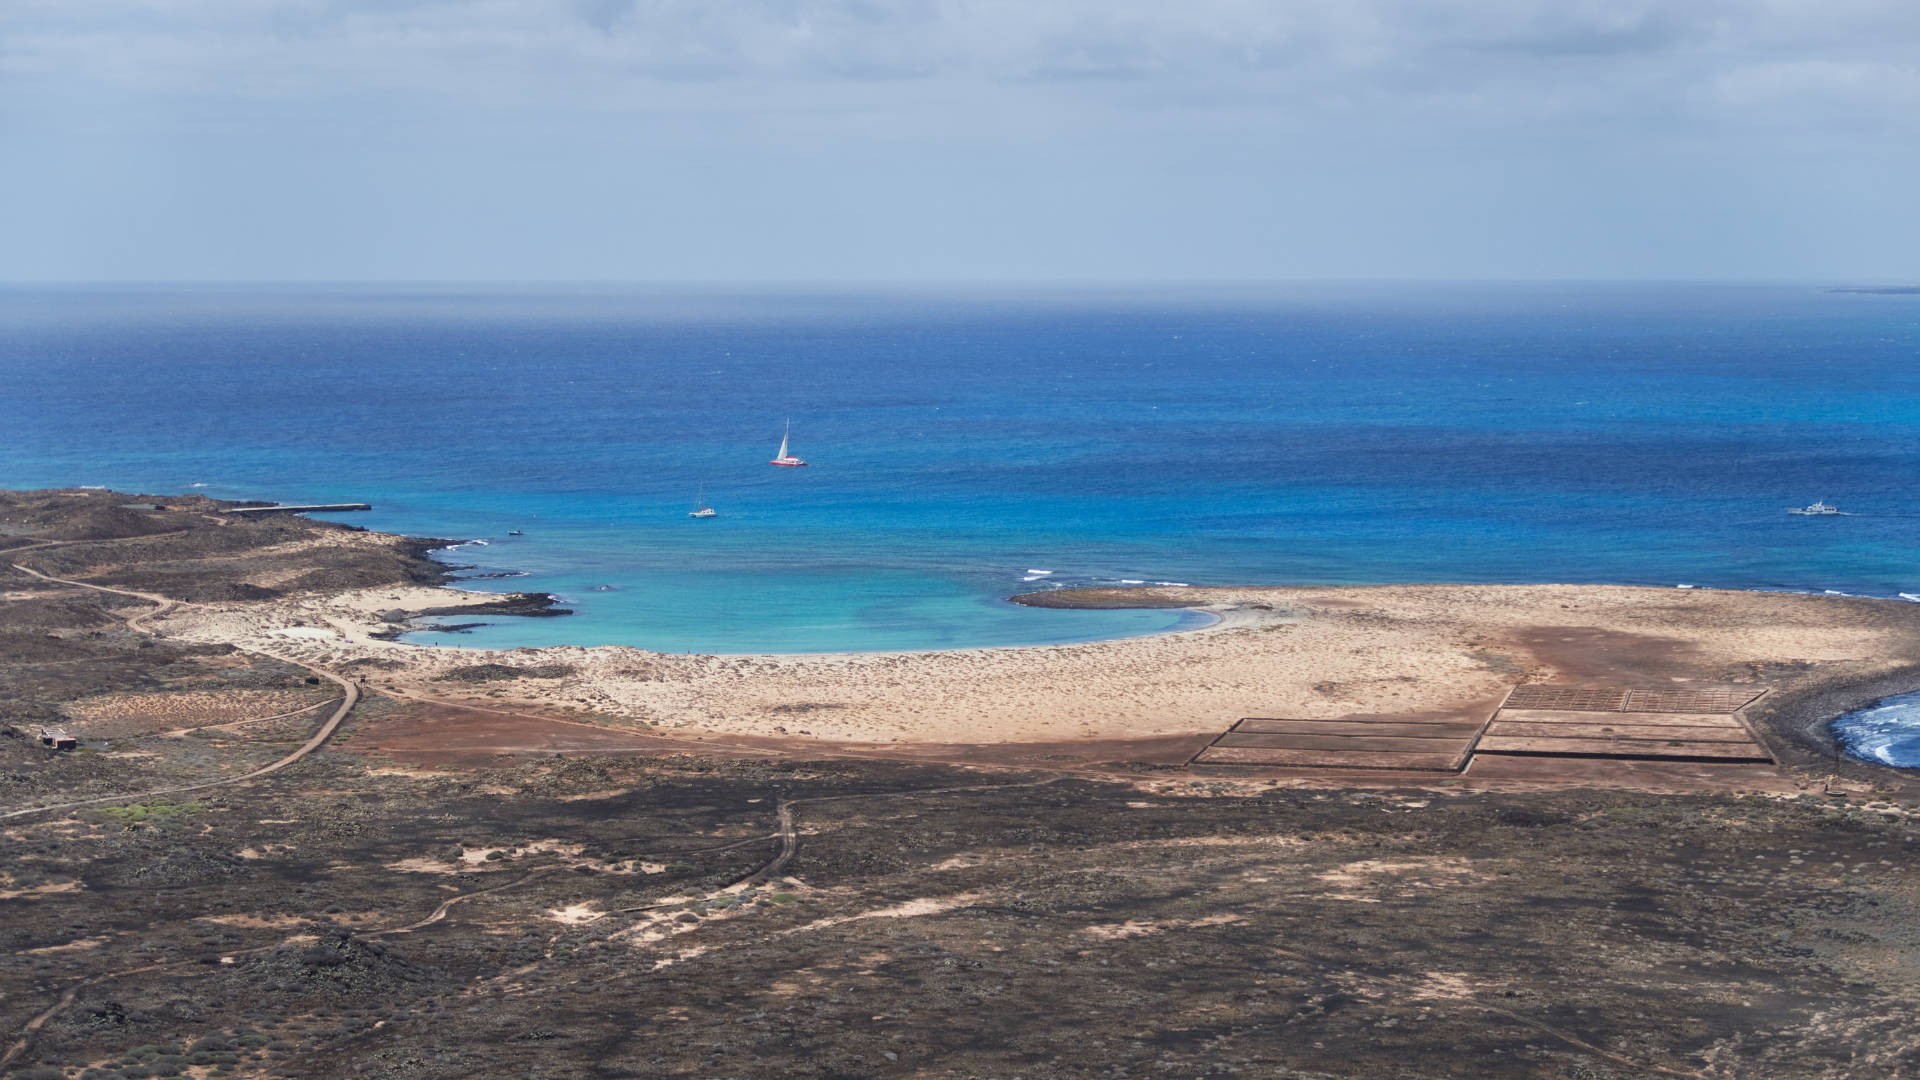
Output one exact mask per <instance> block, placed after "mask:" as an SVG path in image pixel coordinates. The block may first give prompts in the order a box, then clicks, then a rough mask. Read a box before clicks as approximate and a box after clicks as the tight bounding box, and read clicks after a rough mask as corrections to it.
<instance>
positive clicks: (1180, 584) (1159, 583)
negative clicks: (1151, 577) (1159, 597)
mask: <svg viewBox="0 0 1920 1080" xmlns="http://www.w3.org/2000/svg"><path fill="white" fill-rule="evenodd" d="M1154 584H1155V585H1177V586H1179V587H1181V588H1183V589H1184V588H1188V587H1189V586H1188V585H1187V583H1186V582H1184V581H1156V582H1154Z"/></svg>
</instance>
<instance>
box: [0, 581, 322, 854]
mask: <svg viewBox="0 0 1920 1080" xmlns="http://www.w3.org/2000/svg"><path fill="white" fill-rule="evenodd" d="M12 565H13V568H14V569H15V570H18V571H20V572H21V573H23V574H26V575H28V576H30V577H36V578H39V579H40V580H41V581H51V582H54V583H55V584H59V585H74V586H78V587H80V588H82V589H92V590H94V591H95V592H104V593H113V594H115V595H116V596H131V597H133V598H134V599H136V600H145V601H147V602H148V603H150V604H153V605H155V606H154V607H153V608H152V609H151V610H148V611H143V612H141V613H139V614H138V615H134V616H132V617H130V618H128V619H127V629H129V630H132V631H134V632H135V633H141V634H151V633H154V632H155V631H153V630H151V629H149V628H148V627H147V626H146V622H147V620H148V619H152V618H155V617H157V616H160V615H164V614H166V613H167V612H169V611H172V610H174V609H175V608H178V607H180V606H181V603H182V602H181V601H178V600H170V599H168V598H167V597H164V596H158V595H155V594H153V593H143V592H135V591H133V590H130V589H113V588H108V587H107V586H105V585H90V584H88V583H87V582H84V581H70V580H68V579H66V578H57V577H53V576H52V575H50V574H43V573H41V572H40V571H38V570H34V569H32V568H30V567H26V566H22V565H20V564H19V563H14V564H12ZM248 651H254V652H258V650H248ZM259 655H262V656H266V657H268V658H270V659H274V660H279V661H281V662H283V663H291V664H299V665H300V666H301V667H303V668H306V669H307V670H308V671H311V672H313V673H314V674H315V675H318V676H320V677H321V678H323V679H325V680H327V681H328V682H331V683H333V684H334V685H336V686H338V687H340V693H341V697H340V703H339V704H338V705H337V706H336V707H335V708H334V710H333V713H332V714H331V715H329V716H328V717H327V719H326V722H324V723H322V724H321V725H320V727H319V729H318V730H316V731H315V732H314V733H313V736H312V737H311V738H309V739H308V740H307V741H306V742H304V743H302V744H301V745H300V747H299V749H296V750H294V751H293V752H292V753H290V754H288V755H287V756H286V757H283V758H281V759H280V760H279V761H276V762H274V763H273V764H271V765H263V766H261V767H260V768H258V769H255V770H253V771H252V772H247V773H242V774H241V775H239V776H229V777H226V778H224V779H220V780H208V781H204V782H202V783H198V784H185V785H182V786H180V787H169V788H156V789H154V790H152V791H138V792H133V793H131V794H125V795H102V796H100V797H98V798H93V799H79V800H76V801H74V802H65V803H54V804H53V805H51V806H35V807H30V808H28V809H26V810H11V811H8V812H7V813H4V814H0V821H5V820H8V819H10V818H18V817H26V816H28V815H31V814H45V813H51V812H53V811H56V810H72V809H76V808H78V807H82V806H98V805H100V804H102V803H116V802H128V801H131V800H134V799H144V798H148V797H150V796H154V795H178V794H182V793H185V792H189V791H205V790H207V789H209V788H217V787H226V786H228V785H230V784H241V783H245V782H246V781H248V780H257V779H259V778H260V777H262V776H266V775H268V774H269V773H276V772H279V771H280V770H281V769H284V768H286V767H287V766H289V765H291V764H293V763H294V762H296V761H299V760H300V759H301V758H303V757H306V756H307V755H308V754H311V753H313V752H314V751H315V750H318V749H320V748H321V747H322V746H325V745H326V743H327V740H328V739H331V738H333V733H334V732H335V731H338V730H339V728H340V724H341V722H342V721H344V720H346V718H347V714H348V713H350V712H352V711H353V707H354V706H355V705H358V704H359V703H360V684H359V683H356V682H354V681H352V680H351V679H347V678H344V677H342V676H339V675H335V674H334V673H333V672H331V671H328V670H327V669H325V668H319V667H314V666H313V665H312V664H306V663H301V662H300V661H298V660H290V659H288V658H287V657H284V656H274V655H273V654H271V653H259Z"/></svg>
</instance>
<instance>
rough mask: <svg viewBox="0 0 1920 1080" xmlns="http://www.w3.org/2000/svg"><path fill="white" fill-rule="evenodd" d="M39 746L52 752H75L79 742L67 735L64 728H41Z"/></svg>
mask: <svg viewBox="0 0 1920 1080" xmlns="http://www.w3.org/2000/svg"><path fill="white" fill-rule="evenodd" d="M40 745H42V746H45V747H47V748H49V749H52V750H77V749H79V748H80V740H79V739H76V738H74V737H73V736H71V735H69V734H67V729H66V728H57V727H43V728H41V729H40Z"/></svg>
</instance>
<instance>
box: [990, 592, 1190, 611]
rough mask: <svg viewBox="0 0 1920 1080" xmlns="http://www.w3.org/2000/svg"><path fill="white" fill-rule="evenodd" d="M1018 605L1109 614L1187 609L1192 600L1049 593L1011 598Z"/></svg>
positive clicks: (1151, 594)
mask: <svg viewBox="0 0 1920 1080" xmlns="http://www.w3.org/2000/svg"><path fill="white" fill-rule="evenodd" d="M1007 599H1008V600H1010V601H1012V602H1013V603H1016V604H1021V605H1024V606H1026V607H1037V608H1073V609H1078V610H1108V609H1113V608H1184V607H1193V606H1194V605H1193V601H1191V600H1177V599H1174V598H1173V597H1170V596H1166V595H1163V594H1161V593H1159V592H1158V591H1157V590H1154V589H1144V588H1141V589H1048V590H1046V591H1044V592H1030V593H1021V594H1020V595H1019V596H1010V597H1008V598H1007Z"/></svg>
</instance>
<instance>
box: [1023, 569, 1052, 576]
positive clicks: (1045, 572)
mask: <svg viewBox="0 0 1920 1080" xmlns="http://www.w3.org/2000/svg"><path fill="white" fill-rule="evenodd" d="M1027 573H1029V574H1032V575H1034V576H1035V577H1040V576H1043V575H1046V574H1051V573H1053V571H1051V570H1029V571H1027Z"/></svg>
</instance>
